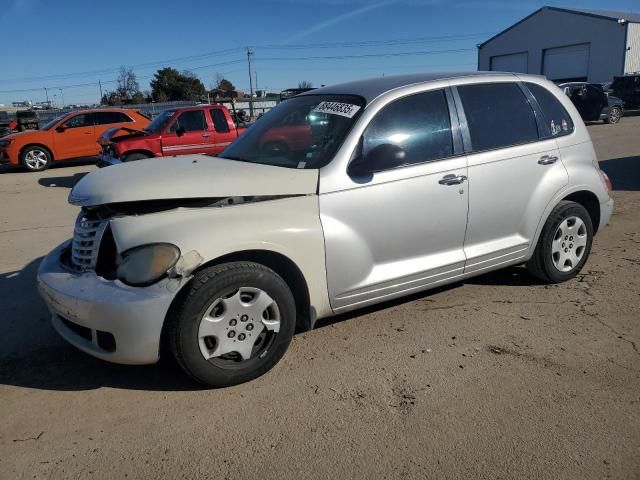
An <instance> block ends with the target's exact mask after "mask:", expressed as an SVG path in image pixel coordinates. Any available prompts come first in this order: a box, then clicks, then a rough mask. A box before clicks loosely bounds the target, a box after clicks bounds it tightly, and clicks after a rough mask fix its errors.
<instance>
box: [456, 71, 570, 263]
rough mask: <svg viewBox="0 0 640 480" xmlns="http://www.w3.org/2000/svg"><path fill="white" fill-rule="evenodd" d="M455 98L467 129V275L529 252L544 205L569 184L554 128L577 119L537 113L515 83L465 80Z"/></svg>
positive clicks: (561, 129) (528, 96)
mask: <svg viewBox="0 0 640 480" xmlns="http://www.w3.org/2000/svg"><path fill="white" fill-rule="evenodd" d="M539 88H541V87H539ZM543 90H544V89H543ZM547 93H548V92H547ZM549 95H550V94H549ZM456 97H457V102H458V106H459V110H462V111H463V112H464V117H465V118H464V119H461V122H464V123H466V126H467V128H465V129H463V131H464V132H465V133H466V135H465V150H466V151H467V152H468V155H467V159H468V172H469V220H468V223H467V231H466V235H465V240H464V252H465V254H466V257H467V262H466V265H465V273H468V272H480V271H482V270H486V269H488V268H492V267H495V266H497V265H500V264H503V263H510V262H513V261H514V260H516V259H519V258H522V257H524V256H526V255H527V253H528V250H529V246H530V245H531V242H532V241H533V238H534V236H535V231H536V228H537V226H538V222H539V221H540V218H541V216H542V214H543V212H544V210H545V208H546V207H547V205H548V203H549V201H550V200H551V199H552V197H553V196H554V195H555V194H556V192H557V191H559V190H560V188H562V186H564V185H566V184H567V183H568V175H567V172H566V170H565V168H564V166H563V165H562V162H561V161H559V159H560V153H559V151H558V146H557V144H556V141H555V139H554V138H553V135H551V133H550V132H551V131H553V132H555V133H556V135H558V134H560V133H566V132H567V131H568V130H569V125H570V124H569V122H570V121H571V119H570V117H569V115H568V114H566V112H565V114H566V116H561V117H558V118H551V119H549V120H548V124H547V123H546V122H547V120H545V119H543V118H536V114H535V112H534V109H533V106H532V102H535V99H534V98H533V97H532V96H531V93H529V92H528V91H525V90H523V88H522V87H521V85H520V84H519V83H517V82H500V83H481V84H468V85H459V86H458V87H457V94H456ZM571 127H572V124H571Z"/></svg>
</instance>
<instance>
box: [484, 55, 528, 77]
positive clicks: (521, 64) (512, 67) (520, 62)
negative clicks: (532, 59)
mask: <svg viewBox="0 0 640 480" xmlns="http://www.w3.org/2000/svg"><path fill="white" fill-rule="evenodd" d="M528 60H529V55H528V54H527V52H522V53H511V54H509V55H496V56H495V57H491V63H490V69H491V70H492V71H494V72H518V73H527V64H528Z"/></svg>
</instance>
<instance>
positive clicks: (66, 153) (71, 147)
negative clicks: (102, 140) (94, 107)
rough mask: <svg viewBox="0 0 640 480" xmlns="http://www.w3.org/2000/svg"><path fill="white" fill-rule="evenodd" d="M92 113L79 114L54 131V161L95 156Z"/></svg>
mask: <svg viewBox="0 0 640 480" xmlns="http://www.w3.org/2000/svg"><path fill="white" fill-rule="evenodd" d="M94 123H95V122H94V115H93V113H79V114H77V115H73V116H72V117H69V118H68V119H66V120H64V121H63V123H62V124H61V125H59V126H58V127H57V128H56V129H55V130H54V132H55V133H54V143H55V146H56V154H57V155H56V159H58V160H62V159H65V158H80V157H91V156H95V155H96V153H97V150H98V144H97V143H96V142H97V139H96V133H95V125H94Z"/></svg>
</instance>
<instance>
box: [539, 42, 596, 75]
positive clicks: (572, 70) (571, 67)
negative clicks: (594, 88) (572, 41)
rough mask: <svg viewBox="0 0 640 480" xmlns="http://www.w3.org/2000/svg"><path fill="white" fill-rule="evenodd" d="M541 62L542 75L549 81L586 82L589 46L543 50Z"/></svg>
mask: <svg viewBox="0 0 640 480" xmlns="http://www.w3.org/2000/svg"><path fill="white" fill-rule="evenodd" d="M542 62H543V63H542V64H543V70H542V73H543V74H544V75H546V77H547V78H548V79H549V80H564V81H569V80H573V81H584V80H587V77H588V76H589V44H588V43H582V44H580V45H571V46H569V47H559V48H547V49H546V50H544V54H543V60H542Z"/></svg>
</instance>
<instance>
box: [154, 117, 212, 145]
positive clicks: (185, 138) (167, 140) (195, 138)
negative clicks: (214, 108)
mask: <svg viewBox="0 0 640 480" xmlns="http://www.w3.org/2000/svg"><path fill="white" fill-rule="evenodd" d="M211 134H212V132H211V130H210V129H209V125H208V124H207V120H206V118H205V115H204V110H203V109H200V110H185V111H184V112H182V113H181V114H180V115H178V117H177V118H176V119H175V120H174V121H173V123H171V124H170V125H169V126H168V128H167V131H166V132H165V133H164V134H163V135H162V155H164V156H168V155H186V154H190V153H209V149H210V146H209V144H210V138H211Z"/></svg>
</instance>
